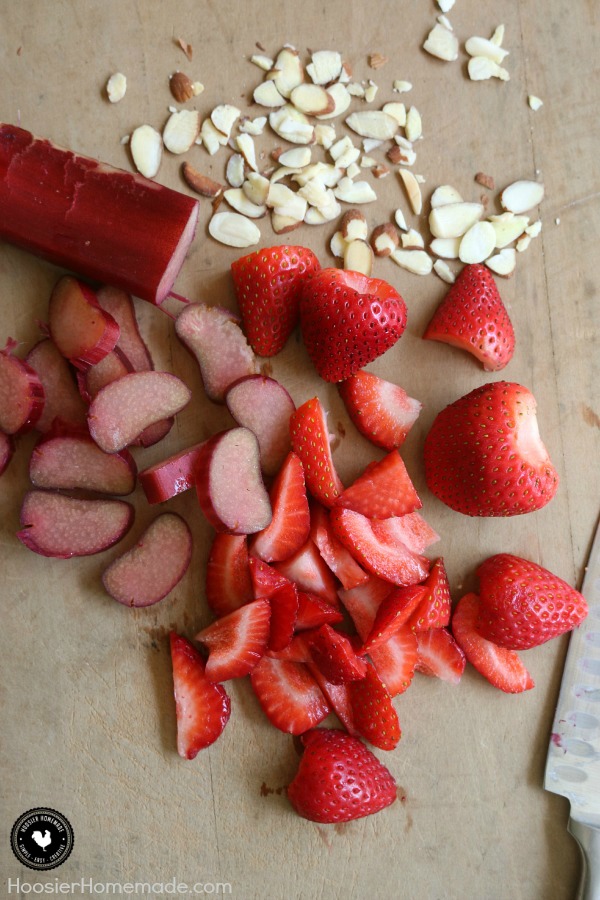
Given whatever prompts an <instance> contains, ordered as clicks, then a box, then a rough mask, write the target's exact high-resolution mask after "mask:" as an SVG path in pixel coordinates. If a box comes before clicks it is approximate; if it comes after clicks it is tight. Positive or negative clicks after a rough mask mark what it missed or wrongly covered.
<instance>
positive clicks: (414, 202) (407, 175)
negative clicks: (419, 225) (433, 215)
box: [398, 169, 423, 216]
mask: <svg viewBox="0 0 600 900" xmlns="http://www.w3.org/2000/svg"><path fill="white" fill-rule="evenodd" d="M398 175H399V176H400V180H401V181H402V183H403V185H404V189H405V191H406V195H407V197H408V200H409V203H410V205H411V207H412V211H413V212H414V214H415V215H416V216H418V215H420V213H421V211H422V209H423V198H422V196H421V187H420V185H419V182H418V181H417V179H416V178H415V176H414V175H413V173H412V172H410V171H409V170H408V169H398Z"/></svg>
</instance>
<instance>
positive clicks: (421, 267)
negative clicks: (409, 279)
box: [390, 247, 433, 275]
mask: <svg viewBox="0 0 600 900" xmlns="http://www.w3.org/2000/svg"><path fill="white" fill-rule="evenodd" d="M390 256H391V258H392V259H393V260H394V262H395V263H396V264H397V265H399V266H400V267H401V268H403V269H406V270H407V271H408V272H412V273H413V275H429V274H430V273H431V270H432V269H433V260H432V259H431V257H430V256H429V254H428V253H426V252H425V251H424V250H403V249H400V248H399V247H397V248H396V249H395V250H393V251H392V252H391V254H390Z"/></svg>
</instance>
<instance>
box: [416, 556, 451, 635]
mask: <svg viewBox="0 0 600 900" xmlns="http://www.w3.org/2000/svg"><path fill="white" fill-rule="evenodd" d="M423 587H424V588H425V590H426V593H425V596H424V597H423V600H422V602H421V603H420V604H419V605H418V607H417V608H416V609H415V611H414V613H413V614H412V615H411V617H410V619H409V620H408V627H409V628H412V630H413V631H427V629H429V628H443V627H444V626H446V625H449V624H450V611H451V604H452V600H451V597H450V585H449V584H448V576H447V575H446V568H445V566H444V560H443V559H442V557H441V556H440V557H439V558H438V559H436V560H435V562H434V564H433V565H432V567H431V571H430V573H429V575H428V576H427V580H426V581H425V583H424V585H423Z"/></svg>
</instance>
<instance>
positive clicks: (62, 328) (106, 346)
mask: <svg viewBox="0 0 600 900" xmlns="http://www.w3.org/2000/svg"><path fill="white" fill-rule="evenodd" d="M48 326H49V328H50V337H51V338H52V340H53V341H54V343H55V344H56V346H57V347H58V349H59V350H60V352H61V353H62V355H63V356H64V357H65V359H68V360H69V362H70V363H72V364H73V365H74V366H75V368H77V369H83V370H85V369H87V368H89V366H93V365H95V364H96V363H99V362H100V360H102V359H104V357H105V356H106V354H107V353H110V351H111V350H113V349H114V346H115V344H116V343H117V341H118V339H119V326H118V325H117V323H116V322H115V320H114V319H113V317H112V316H110V315H109V314H108V313H107V312H104V310H103V309H102V307H101V306H100V304H99V303H98V299H97V297H96V294H95V292H94V291H93V290H92V288H91V287H90V286H89V285H87V284H84V282H83V281H79V280H78V279H77V278H73V277H72V276H71V275H63V277H62V278H60V279H59V280H58V281H57V283H56V284H55V285H54V289H53V291H52V294H51V295H50V302H49V304H48Z"/></svg>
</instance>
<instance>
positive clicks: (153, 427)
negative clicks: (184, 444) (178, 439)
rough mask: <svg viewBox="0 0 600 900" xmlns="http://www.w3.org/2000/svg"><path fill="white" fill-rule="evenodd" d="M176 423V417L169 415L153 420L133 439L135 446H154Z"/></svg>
mask: <svg viewBox="0 0 600 900" xmlns="http://www.w3.org/2000/svg"><path fill="white" fill-rule="evenodd" d="M174 424H175V418H174V417H173V416H169V417H168V418H166V419H160V420H159V421H158V422H152V423H151V424H150V425H147V426H146V428H144V430H143V431H141V432H140V433H139V434H138V436H137V438H136V439H135V441H132V442H131V443H132V446H134V447H153V446H154V444H158V442H159V441H162V439H163V438H164V437H166V436H167V435H168V433H169V432H170V430H171V428H172V427H173V425H174Z"/></svg>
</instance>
